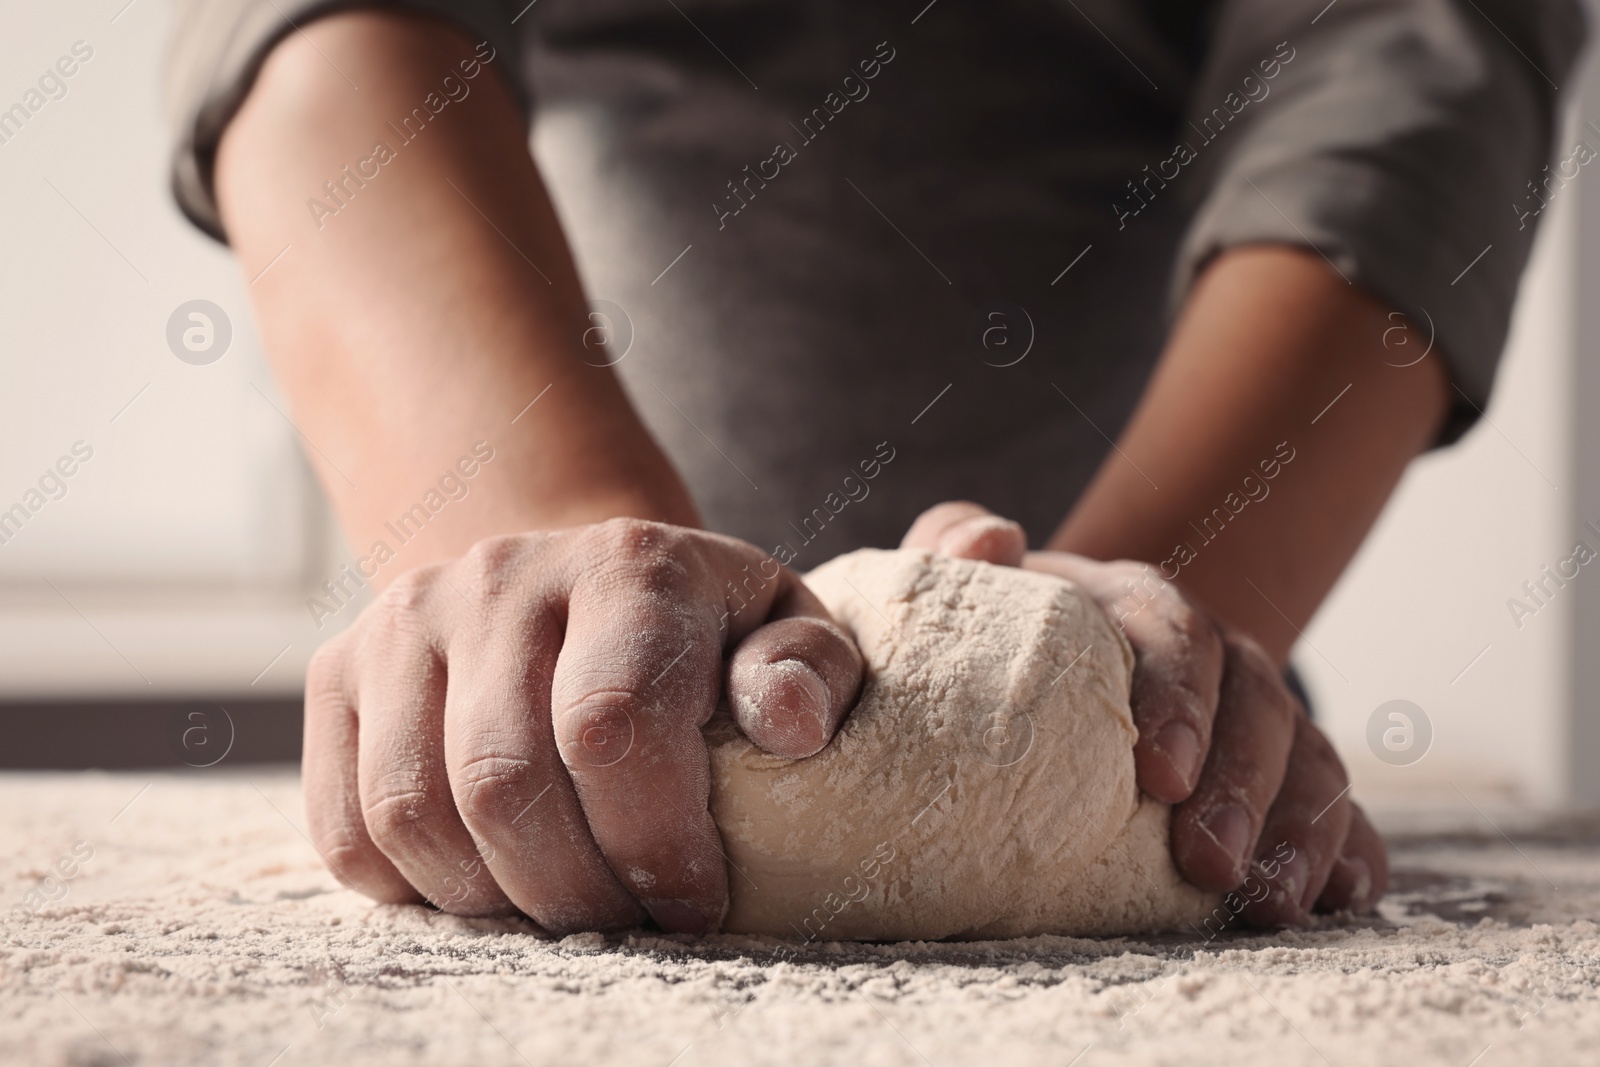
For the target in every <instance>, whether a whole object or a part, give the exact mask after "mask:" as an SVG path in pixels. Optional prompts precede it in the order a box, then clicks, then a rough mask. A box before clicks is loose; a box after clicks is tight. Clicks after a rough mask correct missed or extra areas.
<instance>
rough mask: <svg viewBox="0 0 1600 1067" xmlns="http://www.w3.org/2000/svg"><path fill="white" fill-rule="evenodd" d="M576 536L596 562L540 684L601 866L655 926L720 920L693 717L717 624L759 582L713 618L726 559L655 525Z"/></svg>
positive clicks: (717, 667)
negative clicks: (545, 683)
mask: <svg viewBox="0 0 1600 1067" xmlns="http://www.w3.org/2000/svg"><path fill="white" fill-rule="evenodd" d="M575 536H580V537H582V538H583V541H582V543H581V545H579V546H578V547H577V549H576V550H575V551H574V553H573V558H574V559H578V560H588V561H593V560H601V561H605V562H604V565H603V566H595V565H588V566H584V567H583V568H582V569H581V570H580V571H579V572H578V573H576V574H575V575H573V576H572V584H571V587H570V588H571V592H570V595H569V599H568V604H567V626H566V640H565V643H564V644H563V645H562V647H561V653H560V655H559V656H558V658H557V660H556V667H555V673H554V677H553V680H552V685H551V696H550V705H551V719H552V722H553V724H554V728H555V738H556V744H557V746H558V749H559V751H560V754H561V758H562V761H563V762H564V763H565V764H566V767H567V772H568V774H569V775H570V776H571V779H572V784H573V786H574V788H575V789H576V790H577V795H578V800H579V803H580V804H581V805H582V807H583V812H584V815H585V817H586V818H587V820H588V822H589V827H590V829H591V831H592V832H593V833H594V838H595V842H596V843H597V844H598V845H599V847H600V851H601V852H602V853H603V854H604V856H605V858H606V860H607V862H608V863H609V864H610V866H611V870H612V871H613V872H614V873H615V874H616V875H617V877H618V878H619V879H620V880H621V882H622V884H623V885H624V886H626V887H627V888H628V889H629V890H630V891H631V892H632V893H633V894H634V895H635V896H636V897H638V898H639V900H640V902H641V903H643V904H644V906H645V908H646V909H647V910H648V911H649V912H650V915H651V917H652V918H654V919H655V921H656V922H657V923H658V924H659V925H660V926H661V927H662V928H663V929H665V930H667V931H669V932H680V933H702V932H704V931H706V930H709V929H711V928H713V927H714V926H716V925H717V924H718V923H720V922H721V920H722V914H723V911H724V910H725V908H726V905H727V897H728V882H727V870H726V869H725V868H724V866H723V853H722V843H721V838H720V837H718V835H717V828H716V825H715V823H713V822H712V820H711V813H710V812H709V810H708V809H707V805H708V803H709V800H710V795H711V777H710V757H709V756H708V754H707V752H706V746H705V742H704V739H703V738H702V737H701V735H700V727H701V726H702V725H704V724H705V722H706V721H707V720H708V719H709V718H710V717H711V713H712V711H713V710H714V709H715V706H716V699H717V693H718V689H719V683H720V680H721V676H722V641H723V626H724V624H725V623H727V624H728V625H729V627H730V629H732V628H733V627H748V626H750V625H753V623H746V622H744V621H743V620H741V619H739V618H738V617H737V616H746V617H747V618H749V619H752V620H759V618H760V617H762V616H764V615H765V613H766V611H767V610H768V609H769V608H770V606H771V597H772V593H771V592H770V591H768V590H767V589H766V588H765V586H762V587H752V588H751V591H752V595H753V596H754V598H755V599H754V602H746V601H742V600H741V601H739V602H738V604H739V606H735V604H734V603H732V602H728V617H727V618H724V617H722V613H721V605H722V604H723V603H724V600H723V598H722V597H721V596H720V595H719V592H718V587H719V586H720V585H722V583H723V582H728V583H729V584H730V585H731V579H732V577H733V575H734V574H736V573H738V568H737V565H730V564H731V561H732V560H733V559H735V558H736V557H734V556H732V555H729V556H728V557H727V558H726V559H719V560H716V561H714V563H715V565H714V566H713V565H712V564H711V563H708V561H707V560H706V558H705V556H704V552H703V550H702V549H701V548H700V547H697V546H696V545H693V544H689V543H688V542H687V541H686V539H684V538H683V537H682V535H681V533H680V532H678V531H676V530H675V528H673V527H668V526H663V525H661V524H659V523H644V522H633V521H621V520H618V521H612V522H607V523H602V524H600V525H599V526H596V527H590V528H588V529H586V530H585V531H583V532H582V533H581V534H579V535H575ZM729 543H730V544H733V543H734V542H731V541H730V542H729ZM746 558H747V559H757V560H759V558H760V557H759V554H758V553H756V552H755V550H754V549H749V550H748V555H747V556H746ZM758 580H759V581H765V579H758ZM771 584H772V583H770V582H766V585H767V586H770V585H771ZM747 612H748V615H746V613H747Z"/></svg>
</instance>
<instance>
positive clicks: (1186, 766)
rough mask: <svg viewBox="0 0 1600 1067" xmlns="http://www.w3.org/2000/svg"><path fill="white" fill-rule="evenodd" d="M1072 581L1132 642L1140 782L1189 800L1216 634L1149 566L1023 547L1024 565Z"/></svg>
mask: <svg viewBox="0 0 1600 1067" xmlns="http://www.w3.org/2000/svg"><path fill="white" fill-rule="evenodd" d="M1023 565H1024V566H1026V567H1028V568H1029V569H1033V570H1043V571H1048V572H1049V573H1052V574H1057V575H1060V576H1061V577H1064V578H1068V579H1071V580H1072V581H1074V582H1076V583H1078V585H1079V586H1081V587H1082V588H1083V590H1084V592H1086V593H1088V594H1089V596H1091V597H1093V598H1094V600H1095V602H1096V603H1098V604H1099V605H1100V607H1101V609H1102V610H1103V611H1105V613H1106V614H1107V615H1108V616H1110V618H1111V620H1112V622H1114V623H1116V624H1117V625H1118V627H1120V628H1121V630H1122V632H1123V635H1124V636H1126V637H1127V639H1128V644H1130V645H1131V646H1133V655H1134V664H1133V687H1132V691H1131V693H1130V695H1129V702H1130V704H1131V706H1132V708H1133V723H1134V725H1135V726H1137V727H1138V728H1139V741H1138V743H1137V744H1136V745H1135V746H1134V749H1133V759H1134V767H1135V770H1136V771H1137V776H1138V781H1139V788H1140V789H1142V790H1144V791H1145V792H1146V793H1148V794H1149V795H1150V796H1152V797H1154V798H1155V799H1156V800H1159V801H1161V802H1162V803H1165V804H1178V803H1181V802H1182V801H1184V800H1186V799H1188V797H1189V796H1190V795H1191V794H1192V793H1193V792H1194V789H1195V785H1196V783H1198V782H1199V780H1200V773H1201V769H1202V768H1203V767H1204V766H1205V760H1206V753H1207V752H1208V750H1209V749H1210V747H1211V745H1212V736H1211V735H1212V724H1213V720H1214V719H1215V717H1216V714H1217V705H1218V701H1219V699H1220V695H1221V688H1222V672H1223V663H1224V652H1223V640H1222V634H1221V632H1220V631H1219V630H1218V629H1217V626H1216V624H1215V623H1213V622H1212V621H1211V619H1210V617H1209V616H1207V615H1206V614H1205V613H1204V612H1203V611H1201V610H1199V609H1198V608H1196V607H1195V606H1194V605H1193V604H1191V603H1190V602H1189V601H1188V600H1187V599H1185V598H1184V596H1183V595H1182V594H1181V593H1179V592H1178V590H1177V588H1176V587H1175V586H1173V585H1172V583H1170V582H1165V581H1162V580H1161V577H1160V576H1159V575H1158V574H1157V573H1156V571H1155V570H1154V569H1152V568H1151V567H1150V566H1149V565H1148V564H1144V563H1133V562H1127V561H1121V562H1117V563H1099V562H1096V561H1094V560H1089V559H1085V558H1083V557H1081V556H1071V555H1067V554H1064V553H1058V552H1034V553H1029V554H1028V557H1027V559H1026V561H1025V562H1024V564H1023Z"/></svg>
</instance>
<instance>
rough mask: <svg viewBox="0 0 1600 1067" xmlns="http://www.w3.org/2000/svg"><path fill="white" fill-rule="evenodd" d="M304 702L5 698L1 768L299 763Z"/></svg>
mask: <svg viewBox="0 0 1600 1067" xmlns="http://www.w3.org/2000/svg"><path fill="white" fill-rule="evenodd" d="M301 733H302V729H301V702H300V701H299V700H293V699H291V700H283V699H278V700H238V701H235V700H224V701H222V702H220V703H217V702H211V701H203V700H195V699H183V700H152V701H129V700H106V701H99V702H94V701H81V702H66V701H60V702H47V701H42V702H37V703H0V769H3V770H79V769H84V768H91V767H95V768H105V769H108V770H109V769H119V768H130V767H173V768H181V767H194V768H197V769H198V768H207V767H232V766H237V765H241V764H261V763H298V762H299V760H300V739H301Z"/></svg>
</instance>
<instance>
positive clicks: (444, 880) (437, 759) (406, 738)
mask: <svg viewBox="0 0 1600 1067" xmlns="http://www.w3.org/2000/svg"><path fill="white" fill-rule="evenodd" d="M415 573H416V572H413V574H415ZM424 573H426V572H424ZM432 592H433V591H432V590H431V587H430V586H429V585H428V584H427V582H426V580H418V579H416V578H414V577H412V576H402V577H401V578H400V579H399V580H398V581H396V583H395V584H394V585H393V586H391V587H390V588H389V589H388V590H387V591H386V592H385V593H384V595H383V597H382V599H380V600H379V601H378V602H377V603H376V604H374V605H373V606H372V607H371V608H369V609H368V613H367V618H366V620H365V622H366V626H365V640H364V641H363V642H362V652H361V677H360V683H359V685H360V708H361V737H360V760H361V767H360V789H361V810H362V815H363V818H364V819H365V821H366V824H367V832H368V833H369V834H371V835H372V840H373V842H374V843H375V844H376V845H377V846H378V848H380V849H382V850H383V854H384V855H385V856H388V857H389V860H390V862H392V863H393V864H394V865H395V868H396V869H397V870H398V871H399V872H400V873H401V874H403V875H404V876H405V878H406V881H408V882H410V883H411V884H412V885H413V886H414V887H416V889H417V891H418V892H419V893H421V894H422V896H423V898H424V899H425V900H427V901H428V902H429V903H430V904H433V905H434V906H435V907H438V908H441V909H443V910H444V911H448V912H453V913H455V914H458V915H504V914H510V913H511V912H512V910H513V908H512V904H511V901H510V900H509V899H508V898H507V897H506V895H505V894H504V893H502V892H501V891H500V887H499V886H498V885H496V884H495V881H494V879H493V877H492V876H491V875H490V874H489V872H488V871H487V870H486V869H485V868H484V867H483V865H482V862H481V860H480V857H479V851H478V845H477V843H476V842H474V841H473V839H472V835H471V834H469V833H468V832H467V827H466V824H464V823H463V822H462V821H461V816H460V815H459V814H457V812H456V807H455V802H454V800H453V798H452V796H451V792H450V780H449V776H448V774H447V773H446V771H445V761H444V702H445V688H446V674H445V661H444V656H443V654H442V652H441V650H440V648H439V646H438V644H437V642H436V639H435V638H434V636H433V635H432V634H430V633H427V632H424V631H423V629H422V627H421V626H420V625H419V623H418V621H417V620H418V619H419V618H420V617H422V616H423V615H424V614H426V613H427V612H426V610H424V602H425V601H426V600H427V599H428V598H429V597H430V596H431V595H432ZM446 595H451V594H446Z"/></svg>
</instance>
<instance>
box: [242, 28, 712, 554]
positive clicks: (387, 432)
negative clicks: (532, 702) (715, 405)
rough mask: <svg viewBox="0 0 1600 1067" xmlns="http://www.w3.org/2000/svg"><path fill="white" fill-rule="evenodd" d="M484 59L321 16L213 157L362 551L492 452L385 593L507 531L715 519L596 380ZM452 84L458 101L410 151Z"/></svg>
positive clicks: (538, 199) (293, 381)
mask: <svg viewBox="0 0 1600 1067" xmlns="http://www.w3.org/2000/svg"><path fill="white" fill-rule="evenodd" d="M474 58H476V57H474V45H473V43H472V42H470V41H468V40H467V39H466V38H465V37H464V36H462V35H461V34H460V33H458V32H456V31H455V30H453V29H448V28H446V27H445V26H443V25H442V24H440V23H436V22H432V21H425V20H421V19H415V18H411V17H405V16H395V15H379V14H375V13H369V12H357V13H351V14H344V15H337V16H332V17H329V18H325V19H320V20H318V21H316V22H314V23H312V24H311V25H310V26H308V27H307V28H306V29H305V32H304V33H303V34H293V35H291V36H289V37H288V38H287V39H286V40H285V41H284V42H283V43H282V44H281V45H279V46H278V47H277V48H276V49H275V50H274V52H273V53H272V55H271V56H270V57H269V59H268V61H267V63H266V65H265V67H264V68H263V70H262V72H261V76H260V78H259V80H258V82H257V84H256V86H255V88H254V89H253V90H252V92H251V94H250V97H249V99H248V100H247V101H246V103H245V105H244V107H243V108H242V109H241V111H240V112H239V114H238V116H237V117H236V118H235V119H234V120H233V122H232V123H231V124H230V126H229V128H228V131H227V134H226V136H225V137H224V139H223V142H222V146H221V150H220V152H219V157H218V161H217V169H216V181H217V194H218V199H219V202H220V205H221V210H222V215H223V219H224V223H225V225H226V227H227V231H228V235H229V238H230V241H231V242H232V244H233V246H234V248H235V250H236V251H237V253H238V255H239V257H240V260H241V262H242V264H243V268H244V271H245V273H246V275H247V276H248V277H251V278H256V276H257V274H258V273H260V277H259V278H257V279H256V281H255V282H254V283H253V284H252V288H251V292H252V296H253V299H254V301H255V306H256V310H257V315H258V319H259V322H260V328H261V331H262V336H263V340H264V343H265V345H266V349H267V353H268V355H269V357H270V359H271V361H272V364H273V367H274V369H275V371H276V373H277V376H278V380H279V381H280V383H281V384H282V386H283V388H284V390H285V391H286V392H287V394H288V397H289V401H290V404H291V405H292V408H293V412H294V417H295V421H296V425H297V428H298V429H299V430H300V431H301V433H302V434H303V435H304V438H305V440H306V442H308V444H309V446H310V447H308V449H307V454H308V456H309V458H310V461H311V463H312V465H313V466H314V467H315V468H316V470H317V472H318V475H319V477H320V478H321V481H322V483H323V485H324V486H325V487H326V489H327V491H328V493H329V496H330V497H331V499H332V501H333V503H334V506H335V508H336V510H337V512H338V514H339V517H340V519H341V522H342V523H343V525H344V528H345V531H346V533H347V534H348V536H349V537H350V539H351V542H352V544H353V545H355V546H356V547H358V548H363V547H365V546H366V545H367V544H369V543H371V541H373V540H375V539H379V538H382V537H383V536H384V534H383V528H384V523H385V522H387V521H390V520H393V519H394V518H395V517H396V516H397V515H400V514H402V513H404V512H405V511H406V510H407V509H409V508H411V507H412V505H414V504H416V503H417V502H418V501H419V499H421V498H422V497H423V496H424V494H426V493H427V491H428V490H430V489H435V488H437V486H438V483H439V481H440V479H441V477H442V476H444V475H447V474H449V473H451V472H453V471H455V469H456V463H457V460H458V458H459V457H461V456H462V455H463V454H466V453H468V452H469V451H470V450H471V447H472V445H473V444H474V443H475V442H478V441H486V442H488V444H489V445H490V446H491V447H492V448H493V449H494V459H493V462H492V463H489V464H485V465H483V467H482V469H481V471H479V472H478V473H477V475H476V476H475V477H474V479H473V481H472V483H471V486H470V491H469V492H468V493H467V495H466V496H465V497H463V498H461V499H459V500H452V501H451V502H450V504H449V506H448V507H445V508H443V509H442V510H441V511H440V512H439V513H438V514H437V515H436V516H434V518H433V519H432V520H430V521H429V522H428V523H427V526H426V529H425V531H424V533H423V534H422V535H421V536H419V537H417V538H416V539H415V540H414V541H411V542H409V543H408V544H407V547H406V550H405V551H406V556H405V560H404V567H401V568H394V569H392V572H391V571H385V572H384V573H383V574H382V575H381V576H380V579H379V581H380V584H381V582H382V580H383V579H384V578H387V577H392V576H393V572H398V571H399V570H402V569H407V568H409V567H413V566H416V565H418V564H421V563H426V562H430V561H432V560H436V559H440V558H445V557H449V556H453V555H457V554H459V553H460V552H461V551H462V550H464V549H465V548H466V547H467V546H469V545H470V544H472V543H473V542H475V541H477V540H479V539H481V538H483V537H485V536H489V535H492V534H497V533H511V532H517V531H522V530H529V529H537V528H550V527H558V526H566V525H574V524H578V523H583V522H593V521H598V520H600V519H604V518H609V517H612V516H616V515H633V516H636V517H640V518H651V519H659V520H662V521H668V522H676V523H680V524H683V525H697V523H698V519H697V516H696V515H695V512H694V508H693V505H692V503H691V502H690V500H689V497H688V495H687V493H686V492H685V490H684V488H683V486H682V483H681V481H680V480H679V479H678V477H677V475H676V473H675V472H674V471H673V470H672V468H671V465H670V464H669V463H668V462H667V460H666V459H665V457H664V456H663V455H662V453H661V451H660V449H659V448H658V447H657V446H656V444H655V443H654V441H653V440H651V438H650V436H649V434H648V433H647V432H646V431H645V430H644V428H643V426H642V425H641V424H640V422H639V420H638V418H637V417H636V416H635V414H634V412H633V410H632V408H631V407H630V406H629V404H628V401H627V399H626V397H625V396H624V394H623V392H622V389H621V387H620V385H619V383H618V382H617V380H616V378H615V376H614V374H613V373H612V372H611V371H610V370H609V369H605V368H601V367H596V366H592V365H589V364H586V363H585V362H584V360H583V356H584V355H585V354H586V353H585V349H584V347H583V345H582V343H581V337H582V336H583V331H584V329H585V327H586V326H587V322H586V318H585V313H584V306H583V296H582V292H581V288H580V284H579V281H578V278H577V273H576V270H575V268H574V266H573V262H572V258H571V255H570V253H569V251H568V249H567V246H566V243H565V241H564V238H563V237H562V234H561V230H560V226H559V223H558V221H557V219H556V216H555V212H554V210H553V208H552V206H551V204H550V201H549V197H548V196H547V194H546V192H545V190H544V187H543V184H542V183H541V181H540V178H539V174H538V172H537V170H536V168H535V166H534V163H533V161H532V159H531V158H530V157H529V155H528V151H527V147H526V134H525V130H524V129H523V125H522V120H521V117H520V115H519V114H518V112H517V108H516V106H515V103H514V101H513V98H512V96H511V94H510V92H509V90H508V88H507V87H506V85H505V83H504V81H503V80H502V75H501V74H500V73H498V72H497V70H496V65H497V64H511V63H513V62H515V60H514V58H513V57H510V56H499V57H496V58H495V59H494V60H493V61H491V62H488V63H485V64H483V65H482V68H481V69H480V70H479V71H478V73H477V76H476V77H475V78H471V79H467V78H465V77H464V76H463V75H464V70H463V68H461V67H460V66H459V65H458V64H459V63H460V62H461V61H462V60H468V61H469V63H470V62H471V61H472V60H473V59H474ZM468 69H470V67H469V68H468ZM446 75H453V76H454V81H453V82H452V85H453V86H455V87H456V88H454V89H453V90H451V91H452V93H453V95H454V96H455V97H457V98H456V99H451V101H450V102H449V103H448V104H446V105H445V106H444V107H443V109H442V110H440V111H439V112H438V113H437V114H436V115H433V116H431V120H430V121H428V122H427V123H426V124H425V126H424V127H423V128H422V130H421V132H420V133H413V132H411V131H405V132H404V133H402V132H400V131H398V130H397V129H396V127H397V126H399V124H400V123H401V121H402V120H403V119H404V118H405V117H406V116H409V115H411V114H412V112H413V109H416V108H424V113H425V114H426V113H427V112H428V110H429V109H426V108H425V100H426V99H427V98H428V97H429V94H435V95H434V97H433V99H434V101H435V106H436V107H437V106H438V104H437V101H438V100H440V99H444V98H445V91H444V90H442V89H441V84H442V82H443V79H444V78H445V76H446ZM347 78H348V81H347V80H346V79H347ZM352 82H353V83H354V84H355V85H357V86H359V87H360V89H359V91H357V90H356V89H354V88H352V86H351V83H352ZM462 87H465V95H464V96H463V95H461V94H462ZM391 123H393V124H395V125H393V126H391V125H390V124H391ZM413 125H414V126H415V125H416V124H415V123H414V124H413ZM407 134H409V135H410V136H412V137H414V139H413V140H409V141H407V140H405V139H404V137H405V136H406V135H407ZM380 143H382V144H384V145H386V146H387V148H388V153H387V154H388V155H389V156H390V158H389V159H388V161H386V162H379V161H378V158H379V157H378V153H377V152H376V151H375V146H376V145H378V144H380ZM363 160H372V162H369V163H366V164H365V165H360V161H363ZM346 168H349V170H348V171H347V170H346ZM352 173H353V174H355V176H356V178H358V179H361V181H360V184H357V182H355V181H352V180H350V179H349V178H348V175H349V174H352ZM330 180H332V181H334V182H335V183H342V185H343V189H342V190H340V191H341V193H342V196H341V197H340V199H338V200H336V199H334V198H333V197H332V196H330V195H329V192H328V190H327V189H326V188H325V183H327V182H329V181H330ZM312 198H316V199H317V200H320V201H321V202H322V204H324V205H326V206H327V207H336V208H337V212H336V213H334V214H329V213H327V212H325V211H323V210H320V209H319V210H317V211H313V210H312V207H311V204H310V200H311V199H312ZM341 201H342V204H341ZM286 246H287V251H284V249H285V247H286ZM280 252H281V253H282V255H281V258H279V259H277V262H273V260H274V258H275V257H279V255H280ZM269 264H271V266H270V269H267V268H268V265H269ZM263 271H264V273H261V272H263ZM592 358H593V357H591V359H592ZM536 397H538V398H539V402H538V404H537V405H535V406H533V407H531V408H529V407H527V405H528V404H529V403H530V402H531V401H533V400H534V399H535V398H536ZM513 419H515V420H516V421H515V422H514V423H513V421H512V420H513Z"/></svg>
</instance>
